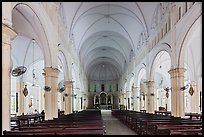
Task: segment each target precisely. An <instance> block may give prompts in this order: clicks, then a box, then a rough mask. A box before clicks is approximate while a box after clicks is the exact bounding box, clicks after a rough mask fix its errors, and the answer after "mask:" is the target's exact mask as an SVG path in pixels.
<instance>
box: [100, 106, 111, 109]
mask: <svg viewBox="0 0 204 137" xmlns="http://www.w3.org/2000/svg"><path fill="white" fill-rule="evenodd" d="M100 109H105V110H108V109H112V105H100Z"/></svg>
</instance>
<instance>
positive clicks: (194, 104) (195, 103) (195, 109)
mask: <svg viewBox="0 0 204 137" xmlns="http://www.w3.org/2000/svg"><path fill="white" fill-rule="evenodd" d="M191 85H192V88H193V90H194V93H193V95H192V96H191V112H192V113H199V112H200V111H199V98H200V96H199V94H200V93H199V90H198V84H197V81H192V82H191Z"/></svg>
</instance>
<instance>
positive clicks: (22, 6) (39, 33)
mask: <svg viewBox="0 0 204 137" xmlns="http://www.w3.org/2000/svg"><path fill="white" fill-rule="evenodd" d="M39 6H40V7H39ZM15 10H16V11H15ZM12 12H13V13H12V17H14V12H16V15H17V14H19V15H20V16H21V17H23V19H24V21H25V23H26V25H29V29H31V30H29V31H28V30H26V31H24V30H25V27H26V25H24V26H22V24H16V23H15V20H16V18H14V19H13V20H12V21H13V27H14V29H15V30H18V31H17V32H18V34H24V35H26V36H28V37H32V38H34V39H35V40H36V41H37V42H38V44H39V46H40V47H41V48H42V49H43V50H42V51H43V55H44V60H45V67H55V68H56V67H57V60H56V58H55V57H56V55H54V53H53V52H52V51H56V46H54V41H53V35H52V34H53V32H52V30H51V29H50V28H53V25H52V24H51V21H49V20H50V19H49V17H48V16H47V13H46V11H45V10H44V8H43V7H42V5H41V4H39V3H34V2H33V3H27V2H18V3H15V5H13V10H12ZM17 12H18V13H17ZM21 19H22V18H21ZM31 20H32V21H31ZM33 20H34V21H33ZM21 22H22V21H21ZM34 23H35V24H34ZM19 25H20V26H21V27H19ZM30 31H31V33H30ZM28 32H29V33H28Z"/></svg>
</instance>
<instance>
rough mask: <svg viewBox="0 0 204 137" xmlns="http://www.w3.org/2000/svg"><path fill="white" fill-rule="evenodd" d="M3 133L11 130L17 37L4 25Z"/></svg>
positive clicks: (9, 27)
mask: <svg viewBox="0 0 204 137" xmlns="http://www.w3.org/2000/svg"><path fill="white" fill-rule="evenodd" d="M2 33H3V39H2V131H3V130H10V106H11V102H10V98H11V74H10V73H11V70H10V69H11V40H12V39H13V38H14V37H15V36H16V33H15V32H14V31H13V29H12V28H11V26H8V24H2Z"/></svg>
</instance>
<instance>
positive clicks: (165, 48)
mask: <svg viewBox="0 0 204 137" xmlns="http://www.w3.org/2000/svg"><path fill="white" fill-rule="evenodd" d="M161 51H165V52H167V53H168V55H169V56H170V59H171V46H170V45H169V44H168V43H162V44H160V45H158V46H156V47H155V48H153V50H152V52H151V53H150V56H151V59H150V66H149V72H150V74H149V79H153V78H154V73H153V72H154V67H155V66H154V62H155V59H156V57H157V55H158V54H159V53H160V52H161Z"/></svg>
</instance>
